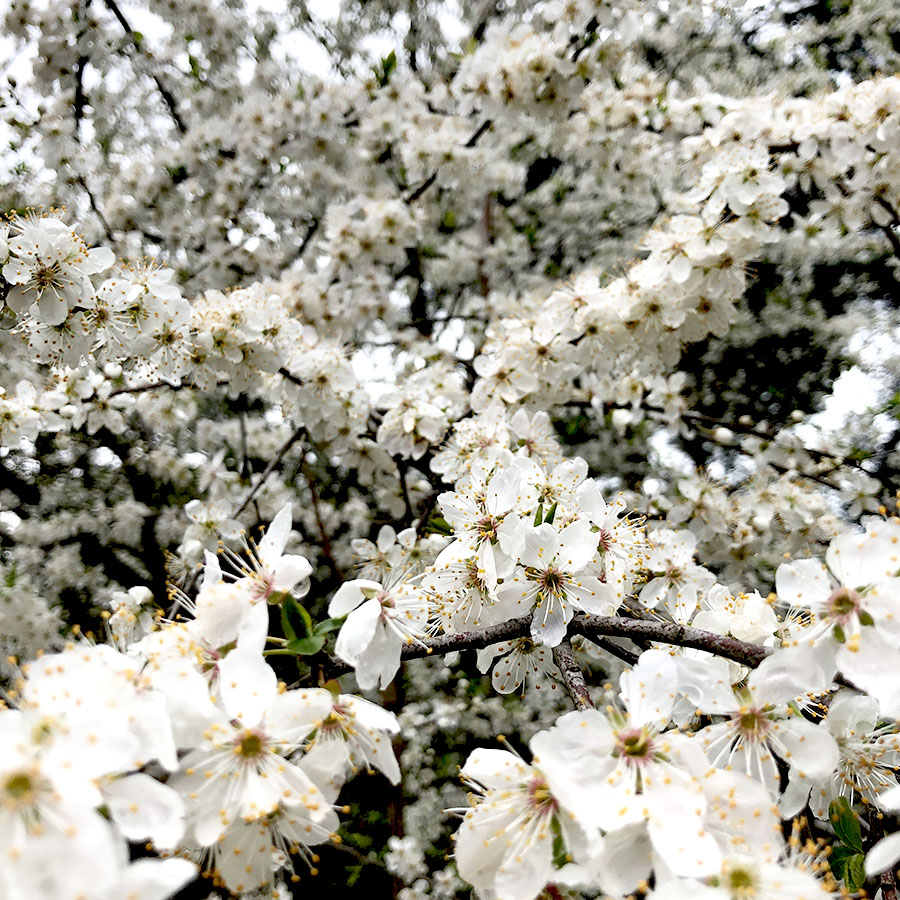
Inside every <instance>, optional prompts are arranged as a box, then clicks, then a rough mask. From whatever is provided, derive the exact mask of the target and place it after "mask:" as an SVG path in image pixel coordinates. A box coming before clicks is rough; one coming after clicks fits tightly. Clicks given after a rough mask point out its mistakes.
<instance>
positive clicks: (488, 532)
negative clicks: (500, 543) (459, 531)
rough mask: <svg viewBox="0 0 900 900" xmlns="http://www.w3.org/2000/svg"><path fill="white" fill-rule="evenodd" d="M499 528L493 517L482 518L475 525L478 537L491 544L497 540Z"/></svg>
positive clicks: (497, 521) (496, 520)
mask: <svg viewBox="0 0 900 900" xmlns="http://www.w3.org/2000/svg"><path fill="white" fill-rule="evenodd" d="M499 526H500V521H499V520H498V519H497V518H496V517H495V516H482V517H481V518H480V519H479V520H478V521H477V522H476V523H475V528H476V530H477V532H478V537H479V538H481V540H483V541H491V542H492V543H493V542H494V541H496V540H497V528H498V527H499Z"/></svg>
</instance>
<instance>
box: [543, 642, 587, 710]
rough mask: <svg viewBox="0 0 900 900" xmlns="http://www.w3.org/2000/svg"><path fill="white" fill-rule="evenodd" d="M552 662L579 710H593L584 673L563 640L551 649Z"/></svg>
mask: <svg viewBox="0 0 900 900" xmlns="http://www.w3.org/2000/svg"><path fill="white" fill-rule="evenodd" d="M553 662H555V663H556V668H557V669H559V673H560V675H562V680H563V684H565V686H566V690H567V691H568V692H569V696H570V697H571V698H572V699H573V700H574V701H575V705H576V706H577V707H578V708H579V709H593V708H594V701H593V700H591V694H590V691H588V686H587V683H586V682H585V680H584V672H582V671H581V666H579V665H578V663H577V662H576V660H575V655H574V654H573V653H572V645H571V644H570V643H569V639H568V638H565V639H564V640H562V641H560V643H559V644H557V646H555V647H554V648H553Z"/></svg>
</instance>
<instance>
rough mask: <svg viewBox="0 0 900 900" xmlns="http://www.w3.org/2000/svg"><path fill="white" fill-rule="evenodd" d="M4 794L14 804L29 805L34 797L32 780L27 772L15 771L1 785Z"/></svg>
mask: <svg viewBox="0 0 900 900" xmlns="http://www.w3.org/2000/svg"><path fill="white" fill-rule="evenodd" d="M3 789H4V791H5V792H6V796H7V797H8V798H9V799H10V800H11V801H12V803H13V805H15V806H29V805H30V804H31V801H32V800H33V799H34V781H33V780H32V778H31V775H29V774H28V773H27V772H17V773H16V774H15V775H11V776H10V777H9V778H7V779H6V783H5V784H4V785H3Z"/></svg>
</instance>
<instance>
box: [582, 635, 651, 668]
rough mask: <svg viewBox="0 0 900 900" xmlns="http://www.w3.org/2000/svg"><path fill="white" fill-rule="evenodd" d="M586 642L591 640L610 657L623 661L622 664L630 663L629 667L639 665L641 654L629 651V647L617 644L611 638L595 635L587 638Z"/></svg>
mask: <svg viewBox="0 0 900 900" xmlns="http://www.w3.org/2000/svg"><path fill="white" fill-rule="evenodd" d="M586 640H589V641H590V642H591V643H592V644H596V645H597V646H598V647H599V648H600V649H601V650H605V651H606V652H607V653H608V654H609V655H610V656H615V657H617V658H618V659H621V660H622V662H624V663H628V665H629V666H634V665H637V661H638V659H639V658H640V654H639V653H635V652H634V651H633V650H629V649H628V648H627V647H623V646H622V645H621V644H617V643H616V642H615V641H611V640H610V639H609V638H605V637H600V636H599V635H594V636H593V637H590V638H586Z"/></svg>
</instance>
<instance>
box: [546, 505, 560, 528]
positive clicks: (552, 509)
mask: <svg viewBox="0 0 900 900" xmlns="http://www.w3.org/2000/svg"><path fill="white" fill-rule="evenodd" d="M558 505H559V504H558V503H554V504H553V506H551V507H550V512H548V513H547V516H546V518H545V519H544V522H545V523H546V524H548V525H550V524H551V523H552V522H553V519H554V518H555V516H556V507H557V506H558Z"/></svg>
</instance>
